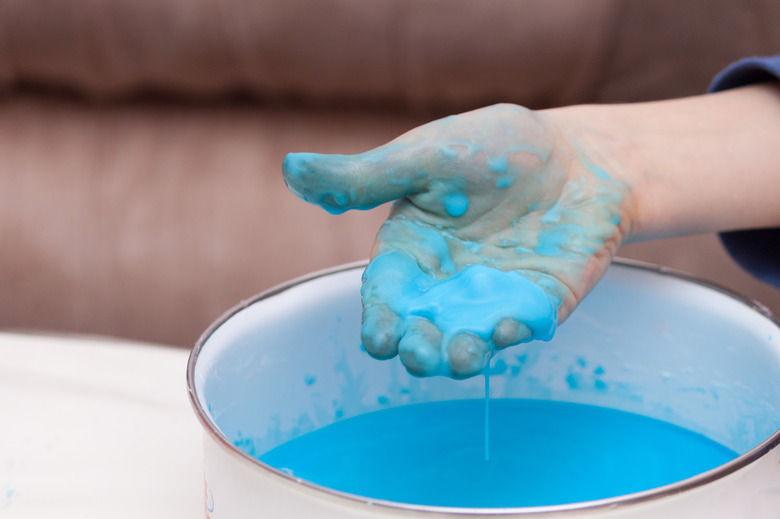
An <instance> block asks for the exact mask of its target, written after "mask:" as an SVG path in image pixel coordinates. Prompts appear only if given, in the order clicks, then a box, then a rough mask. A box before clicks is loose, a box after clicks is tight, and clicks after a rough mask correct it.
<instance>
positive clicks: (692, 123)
mask: <svg viewBox="0 0 780 519" xmlns="http://www.w3.org/2000/svg"><path fill="white" fill-rule="evenodd" d="M283 169H284V172H285V180H286V181H287V183H288V185H289V186H290V187H291V189H292V190H293V191H294V192H296V194H298V195H299V196H302V197H303V198H305V199H306V200H309V201H313V202H315V203H319V204H320V205H323V206H324V207H326V208H328V209H329V210H331V211H333V212H340V211H343V210H346V209H349V208H361V209H366V208H370V207H373V206H376V205H378V204H381V203H384V202H389V201H393V200H396V202H395V204H394V206H393V209H392V211H391V214H390V216H389V218H388V221H387V222H386V223H385V225H384V226H383V227H382V228H381V229H380V231H379V233H378V235H377V240H376V242H375V244H374V246H373V249H372V252H371V257H372V259H373V258H376V257H378V256H381V255H383V254H388V253H398V252H400V253H402V254H405V255H406V256H407V257H409V258H412V259H413V260H414V262H416V264H417V266H418V267H419V270H420V271H422V272H423V273H425V274H426V275H428V276H431V277H432V278H433V279H435V280H443V279H446V278H448V277H450V276H452V275H453V274H454V273H456V272H459V271H462V270H463V269H465V268H466V267H468V266H469V265H474V264H482V265H487V266H489V267H493V268H495V269H499V270H501V271H505V272H514V273H518V274H521V275H523V276H525V277H527V278H529V279H531V280H532V281H534V282H535V283H536V284H537V285H539V286H540V287H541V288H542V289H543V290H544V292H545V294H546V295H547V297H548V298H549V300H550V301H551V302H552V304H553V305H555V306H556V307H557V320H558V322H559V323H562V322H563V321H565V320H566V318H567V317H568V316H569V315H570V314H571V312H572V311H573V310H574V309H575V308H576V306H577V305H578V304H579V302H580V301H581V300H582V299H583V298H584V297H585V296H586V295H587V293H588V292H589V291H590V290H591V289H592V288H593V287H594V286H595V284H596V283H597V282H598V280H599V279H600V278H601V276H602V275H603V274H604V272H605V271H606V269H607V267H608V266H609V263H610V261H611V260H612V258H613V257H614V255H615V253H616V251H617V250H618V248H619V247H620V245H621V244H622V243H626V242H628V241H640V240H648V239H654V238H660V237H670V236H679V235H685V234H694V233H703V232H714V231H722V230H731V229H743V228H761V227H776V226H780V204H778V203H777V200H776V198H777V197H776V195H777V192H778V188H777V186H778V185H780V87H778V84H777V83H766V84H760V85H755V86H749V87H744V88H739V89H734V90H730V91H727V92H723V93H718V94H710V95H706V96H696V97H690V98H684V99H678V100H669V101H660V102H652V103H639V104H625V105H598V106H596V105H593V106H571V107H565V108H556V109H551V110H545V111H539V112H532V111H529V110H526V109H524V108H521V107H518V106H515V105H496V106H492V107H487V108H484V109H480V110H476V111H473V112H468V113H465V114H461V115H458V116H453V117H449V118H446V119H442V120H439V121H434V122H432V123H429V124H426V125H423V126H421V127H418V128H415V129H413V130H411V131H409V132H407V133H405V134H404V135H402V136H400V137H398V138H397V139H395V140H394V141H392V142H391V143H388V144H387V145H385V146H382V147H380V148H377V149H376V150H372V151H370V152H366V153H363V154H359V155H355V156H343V155H311V154H306V156H305V157H304V156H302V155H301V156H299V157H297V158H296V157H288V159H286V160H285V165H284V168H283ZM464 195H465V196H464ZM464 200H466V201H467V204H464V203H463V201H464ZM431 232H433V233H434V234H435V235H436V238H437V239H436V240H433V241H432V240H431V239H430V236H431V234H430V233H431ZM437 240H438V241H437ZM439 241H441V243H443V244H445V246H444V247H439V246H436V247H434V246H433V245H431V244H432V243H434V242H436V243H438V242H439ZM442 250H445V252H444V253H442ZM443 254H444V255H445V256H447V255H448V257H446V258H443ZM443 259H446V260H447V261H443ZM449 260H451V263H450V261H449ZM453 267H454V268H453ZM377 270H378V269H377ZM384 275H386V274H377V276H384ZM388 279H389V278H388ZM384 281H385V280H384V279H382V278H380V279H368V280H366V282H367V283H368V282H370V285H371V286H380V287H381V286H382V283H383V282H384ZM387 282H388V283H389V282H390V281H389V280H388V281H387ZM392 282H393V283H396V284H397V283H399V281H398V278H397V277H394V278H393V281H392ZM402 282H403V281H402ZM408 282H410V283H411V282H412V280H411V279H409V280H408ZM365 286H368V284H366V285H364V287H365ZM382 294H383V292H382V291H381V290H379V291H377V290H365V289H364V292H363V305H364V327H363V333H362V340H363V344H364V346H365V348H366V350H367V351H368V352H369V353H370V354H372V355H374V356H375V357H377V358H382V359H387V358H391V357H393V356H395V355H397V354H398V353H399V343H400V344H401V345H402V347H401V349H400V357H401V361H402V362H403V363H404V365H405V366H406V367H407V369H408V370H409V371H410V372H411V373H413V374H415V375H419V376H425V375H428V374H433V373H434V372H433V371H431V370H430V369H429V366H427V365H426V362H428V363H429V362H430V361H429V360H428V359H430V358H433V357H437V356H439V357H440V360H439V361H438V362H446V363H447V364H448V366H449V368H450V371H449V372H448V374H449V375H450V376H455V377H457V378H462V377H468V376H471V375H474V374H477V373H479V372H481V370H482V369H483V368H484V366H485V364H486V362H487V361H488V360H489V358H490V355H491V354H492V352H493V351H495V350H497V349H500V348H504V347H508V346H512V345H515V344H519V343H522V342H525V341H528V340H531V339H533V338H534V337H533V336H531V333H530V330H529V329H528V328H527V327H526V326H525V325H524V324H523V323H522V322H518V320H517V319H514V318H512V317H511V316H506V317H505V318H503V319H499V320H498V322H497V324H496V325H495V327H494V328H493V329H491V330H488V331H486V333H484V334H479V333H473V332H471V331H464V332H462V333H459V334H457V335H456V336H455V337H454V338H452V339H451V340H449V342H446V341H445V342H442V341H443V339H442V334H441V333H440V331H439V330H438V328H437V325H436V322H437V316H436V315H433V316H426V318H425V319H419V318H416V319H415V320H414V321H408V320H403V319H401V318H400V317H399V315H398V313H397V312H396V311H394V310H392V309H391V307H392V306H393V305H392V304H391V303H392V302H391V301H384V300H382V297H383V296H382ZM410 336H414V337H415V344H416V345H419V344H420V342H421V340H420V338H422V343H423V345H424V347H423V353H425V354H424V355H421V354H420V353H419V351H420V349H419V347H418V349H417V352H415V351H408V350H405V349H404V348H403V344H404V341H405V338H408V337H410ZM426 349H427V350H426Z"/></svg>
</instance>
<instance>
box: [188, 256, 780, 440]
mask: <svg viewBox="0 0 780 519" xmlns="http://www.w3.org/2000/svg"><path fill="white" fill-rule="evenodd" d="M361 272H362V268H352V269H349V270H345V271H341V272H337V273H335V274H329V275H326V276H321V277H318V278H315V279H312V280H310V281H307V282H304V283H302V284H298V285H295V286H292V287H291V288H288V289H286V290H284V291H282V292H279V293H277V294H275V295H273V296H270V297H267V298H265V299H262V300H260V301H258V302H255V303H253V304H251V305H249V306H248V307H246V308H244V309H242V310H240V311H239V312H237V313H236V314H235V315H233V316H232V317H230V318H229V319H228V320H227V321H225V322H224V323H223V324H222V325H221V326H219V327H218V328H217V329H216V330H215V331H214V332H213V334H212V335H211V336H210V337H209V338H208V339H207V340H206V342H205V343H204V345H203V347H202V348H201V351H200V353H199V355H198V359H197V362H196V365H195V377H194V384H195V391H196V395H197V398H198V399H199V402H200V405H201V406H202V407H203V408H204V409H206V410H207V412H208V414H209V416H210V418H211V420H212V421H213V423H214V424H215V425H216V427H217V428H218V429H219V430H220V431H221V432H222V433H223V434H224V435H225V436H226V437H227V438H228V440H230V441H231V442H232V443H234V444H237V445H239V446H240V447H241V448H242V449H243V450H244V451H246V452H248V453H249V454H251V455H260V454H262V453H264V452H266V451H268V450H270V449H272V448H274V447H276V446H277V445H279V444H281V443H284V442H286V441H289V440H291V439H293V438H296V437H298V436H301V435H303V434H305V433H307V432H310V431H312V430H315V429H318V428H320V427H323V426H325V425H328V424H330V423H333V422H334V421H336V420H340V419H344V418H348V417H351V416H355V415H358V414H362V413H367V412H372V411H377V410H380V409H386V408H390V407H395V406H400V405H406V404H411V403H422V402H432V401H440V400H454V399H464V398H483V396H484V380H483V378H482V377H474V378H472V379H469V380H463V381H455V380H450V379H447V378H444V377H434V378H427V379H418V378H415V377H412V376H410V375H408V374H407V373H406V371H405V370H404V369H403V367H402V366H401V364H400V362H399V360H398V359H397V358H396V359H391V360H389V361H377V360H374V359H372V358H370V357H369V356H368V354H367V353H365V351H363V350H362V349H361V347H360V337H359V334H360V311H361V308H360V292H359V290H360V275H361ZM778 341H780V330H778V327H777V325H776V324H775V323H774V322H773V321H772V320H770V319H768V318H766V317H765V316H763V315H762V314H760V313H758V312H757V311H755V310H753V309H752V308H750V307H748V306H747V305H745V304H743V303H741V302H739V301H737V300H735V299H733V298H731V297H729V296H727V295H725V294H722V293H720V292H718V291H715V290H712V289H710V288H707V287H704V286H701V285H698V284H696V283H692V282H689V281H686V280H683V279H679V278H676V277H672V276H668V275H663V274H659V273H657V272H655V271H651V270H647V269H643V268H638V267H634V266H626V265H619V264H616V265H613V266H612V267H611V268H610V269H609V271H608V272H607V274H606V276H605V278H604V279H603V280H602V281H601V282H600V283H599V285H598V286H597V287H596V289H595V290H594V291H593V292H592V293H591V294H590V295H589V296H588V297H587V299H586V300H585V301H583V302H582V304H581V305H580V307H579V308H578V309H577V310H576V311H575V312H574V313H573V315H572V316H571V317H570V318H569V320H568V321H567V322H566V323H564V324H563V325H562V326H561V327H560V328H559V330H558V332H557V334H556V336H555V338H554V339H553V340H552V341H551V342H549V343H530V344H526V345H520V346H516V347H512V348H509V349H507V350H505V351H502V352H500V353H499V354H497V355H496V356H495V357H494V358H493V361H492V362H491V379H490V396H491V398H533V399H546V400H558V401H566V402H576V403H584V404H592V405H599V406H603V407H608V408H614V409H619V410H623V411H629V412H633V413H638V414H642V415H645V416H649V417H651V418H657V419H660V420H664V421H666V422H670V423H673V424H675V425H679V426H681V427H684V428H686V429H689V430H692V431H695V432H698V433H701V434H704V435H705V436H707V437H709V438H711V439H713V440H715V441H717V442H720V443H721V444H723V445H725V446H726V447H729V448H731V449H733V450H734V451H736V452H738V453H740V454H743V453H745V452H747V451H749V450H750V449H752V448H754V447H756V446H757V445H758V444H760V443H761V442H763V441H764V440H766V439H767V438H768V437H769V436H771V435H772V434H773V433H774V432H775V431H777V430H778V429H780V348H778Z"/></svg>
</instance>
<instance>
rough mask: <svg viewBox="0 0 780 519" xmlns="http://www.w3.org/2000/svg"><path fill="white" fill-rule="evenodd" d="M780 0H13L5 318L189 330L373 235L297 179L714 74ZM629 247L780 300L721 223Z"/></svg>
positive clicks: (2, 116)
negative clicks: (322, 162) (419, 128)
mask: <svg viewBox="0 0 780 519" xmlns="http://www.w3.org/2000/svg"><path fill="white" fill-rule="evenodd" d="M778 26H780V4H778V3H777V2H774V1H770V0H757V1H739V2H737V1H727V0H717V1H704V0H695V1H694V0H689V1H685V2H674V3H673V2H665V1H660V0H646V1H640V0H598V1H591V2H581V1H577V0H570V1H548V0H534V1H518V0H502V1H498V0H491V1H485V2H472V1H466V0H453V1H447V2H445V1H443V0H430V1H413V0H406V1H403V0H397V1H389V0H376V1H372V2H364V1H361V0H322V1H316V2H311V1H304V0H295V1H287V2H282V1H272V0H265V1H262V2H258V1H250V0H230V1H226V2H207V1H205V0H187V1H183V0H157V1H151V0H136V1H132V2H131V1H129V0H104V1H103V2H92V3H87V2H81V3H79V5H77V6H76V4H74V3H72V2H71V3H67V2H59V3H57V2H43V1H42V0H27V1H24V0H0V88H1V89H2V94H0V280H1V281H0V283H2V285H1V286H2V289H1V290H0V329H3V328H5V329H36V330H48V331H54V332H76V333H98V334H104V335H112V336H122V337H129V338H135V339H141V340H148V341H155V342H162V343H170V344H177V345H182V346H190V345H191V344H192V343H193V342H194V341H195V340H196V339H197V337H198V335H199V334H200V332H201V331H202V330H204V329H205V328H206V326H207V325H208V324H209V323H210V322H211V321H212V320H213V319H215V318H216V317H217V316H219V315H220V314H221V313H222V312H223V311H224V310H226V309H227V308H229V307H230V306H232V305H234V304H236V303H237V302H238V301H240V300H241V299H244V298H246V297H249V296H251V295H253V294H255V293H257V292H259V291H261V290H264V289H266V288H268V287H270V286H272V285H274V284H276V283H279V282H282V281H284V280H287V279H290V278H292V277H295V276H298V275H301V274H304V273H306V272H309V271H311V270H316V269H320V268H325V267H329V266H333V265H336V264H339V263H343V262H346V261H351V260H356V259H362V258H364V257H366V256H367V254H368V251H369V248H370V245H371V241H372V239H373V235H374V233H375V232H376V229H377V228H378V226H379V224H380V223H381V221H382V219H383V216H384V214H385V212H386V210H385V209H381V208H380V209H377V210H375V211H372V212H369V213H348V214H345V215H342V216H339V217H333V216H329V215H327V214H325V213H324V212H323V211H321V210H318V209H316V208H313V207H309V206H307V205H305V204H304V203H302V202H299V201H298V200H297V199H295V198H294V197H293V196H292V195H290V194H289V193H288V192H287V191H286V189H285V187H284V185H283V182H282V179H281V174H280V165H281V161H282V158H283V157H284V155H285V154H286V153H287V152H289V151H304V150H305V151H319V152H339V153H351V152H358V151H363V150H365V149H368V148H371V147H373V146H376V145H379V144H381V143H383V142H385V141H387V140H389V139H391V138H393V137H395V136H396V135H397V134H399V133H401V132H403V131H405V130H407V129H409V128H411V127H413V126H416V125H418V124H421V123H423V122H425V121H427V120H430V119H431V118H434V117H438V116H440V115H444V114H447V113H453V112H457V111H462V110H465V109H469V108H474V107H477V106H481V105H485V104H488V103H492V102H497V101H509V102H517V103H520V104H524V105H527V106H530V107H534V108H543V107H549V106H556V105H562V104H571V103H585V102H630V101H642V100H650V99H660V98H667V97H678V96H684V95H693V94H698V93H701V92H703V91H704V90H705V89H706V87H707V84H708V83H709V81H710V80H711V78H712V76H713V75H714V74H716V73H717V72H718V71H719V70H720V69H722V68H723V67H724V66H725V65H727V64H728V63H729V62H731V61H734V60H736V59H738V58H740V57H743V56H747V55H752V54H772V53H777V52H780V31H777V30H776V29H775V27H778ZM620 254H621V255H623V256H630V257H634V258H639V259H644V260H647V261H652V262H655V263H660V264H663V265H667V266H671V267H675V268H679V269H682V270H684V271H687V272H690V273H693V274H695V275H697V276H699V277H703V278H705V279H709V280H712V281H715V282H717V283H719V284H721V285H724V286H726V287H729V288H731V289H733V290H737V291H739V292H741V293H744V294H745V295H748V296H750V297H753V298H756V299H758V300H759V301H762V302H763V303H764V304H766V305H768V306H769V307H771V308H773V309H774V311H775V312H776V313H780V291H776V290H774V289H772V288H771V287H768V286H766V285H763V284H761V283H759V282H757V281H755V280H753V279H752V278H750V276H749V275H747V274H745V273H744V272H742V271H741V270H740V269H739V268H738V267H737V266H736V265H735V264H733V262H732V261H731V260H730V258H729V257H728V256H727V255H726V253H725V252H724V251H723V250H722V248H721V246H720V244H719V243H718V240H717V237H715V236H711V235H706V236H696V237H690V238H679V239H674V240H664V241H659V242H650V243H643V244H635V245H631V246H627V247H624V248H623V249H621V251H620Z"/></svg>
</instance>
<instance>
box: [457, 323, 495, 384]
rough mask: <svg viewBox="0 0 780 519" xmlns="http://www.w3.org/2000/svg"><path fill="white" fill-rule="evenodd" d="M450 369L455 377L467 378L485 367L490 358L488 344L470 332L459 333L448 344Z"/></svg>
mask: <svg viewBox="0 0 780 519" xmlns="http://www.w3.org/2000/svg"><path fill="white" fill-rule="evenodd" d="M447 353H448V358H449V366H450V371H451V372H452V376H453V377H454V378H467V377H471V376H473V375H476V374H477V373H479V372H480V371H482V369H484V367H485V365H486V364H487V362H488V360H490V354H491V351H490V347H489V346H488V344H487V343H486V342H485V341H484V340H482V339H480V338H479V337H477V336H476V335H472V334H470V333H459V334H458V335H456V336H455V337H453V338H452V340H450V343H449V344H448V346H447Z"/></svg>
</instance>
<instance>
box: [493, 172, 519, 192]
mask: <svg viewBox="0 0 780 519" xmlns="http://www.w3.org/2000/svg"><path fill="white" fill-rule="evenodd" d="M514 183H515V180H514V178H512V177H511V176H509V175H502V176H500V177H498V178H497V179H496V181H495V182H494V183H493V186H494V187H495V188H496V189H506V188H508V187H511V186H512V184H514Z"/></svg>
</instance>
